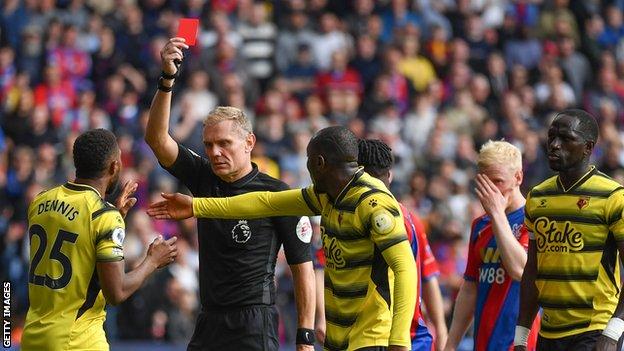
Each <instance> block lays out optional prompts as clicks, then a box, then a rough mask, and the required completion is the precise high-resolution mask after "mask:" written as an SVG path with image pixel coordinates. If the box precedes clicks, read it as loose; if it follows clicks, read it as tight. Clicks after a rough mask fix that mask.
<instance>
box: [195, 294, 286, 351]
mask: <svg viewBox="0 0 624 351" xmlns="http://www.w3.org/2000/svg"><path fill="white" fill-rule="evenodd" d="M277 328H278V313H277V308H276V307H275V306H264V305H256V306H245V307H240V308H234V309H231V310H226V311H202V312H200V314H199V316H198V317H197V323H196V324H195V331H194V332H193V337H192V338H191V342H190V343H189V345H188V348H187V350H188V351H200V350H201V351H212V350H215V351H216V350H219V351H228V350H232V351H240V350H245V351H277V350H278V349H279V338H278V331H277Z"/></svg>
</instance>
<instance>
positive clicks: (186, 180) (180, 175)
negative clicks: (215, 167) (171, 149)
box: [161, 143, 210, 195]
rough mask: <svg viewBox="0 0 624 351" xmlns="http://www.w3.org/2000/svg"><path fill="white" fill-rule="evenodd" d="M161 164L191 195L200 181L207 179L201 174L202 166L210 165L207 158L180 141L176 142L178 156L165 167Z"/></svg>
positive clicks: (195, 191)
mask: <svg viewBox="0 0 624 351" xmlns="http://www.w3.org/2000/svg"><path fill="white" fill-rule="evenodd" d="M161 166H162V167H163V168H164V169H165V170H166V171H167V172H169V173H171V175H172V176H174V177H176V178H177V179H178V180H180V181H181V182H182V184H184V186H186V187H187V188H188V189H189V190H190V191H191V193H192V194H193V195H195V194H197V191H198V189H199V182H200V181H204V182H205V181H207V180H209V179H204V178H205V177H202V176H201V175H202V173H203V172H200V170H201V169H202V168H206V167H210V162H208V159H206V158H204V157H201V156H199V155H198V154H197V153H195V152H194V151H193V150H191V149H189V148H187V147H186V146H184V145H182V144H180V143H178V157H177V158H176V160H175V161H174V162H173V164H172V165H171V166H169V167H165V166H163V165H162V164H161Z"/></svg>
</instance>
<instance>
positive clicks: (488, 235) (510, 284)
mask: <svg viewBox="0 0 624 351" xmlns="http://www.w3.org/2000/svg"><path fill="white" fill-rule="evenodd" d="M477 165H478V168H479V174H478V175H477V195H478V197H479V200H480V201H481V204H482V205H483V208H484V209H485V211H486V214H485V215H483V216H481V217H479V218H477V219H475V220H474V221H473V224H472V231H471V234H470V246H469V251H468V265H467V267H466V272H465V274H464V279H465V281H464V283H463V284H462V287H461V288H460V291H459V294H458V296H457V300H456V301H455V312H454V314H453V323H452V325H451V329H450V331H449V337H448V341H447V344H446V347H445V350H447V351H452V350H455V348H456V347H457V345H458V344H459V341H460V340H461V338H462V337H463V335H464V333H465V332H466V329H467V328H468V326H469V325H470V322H471V321H472V320H473V318H474V349H475V350H477V351H485V350H487V351H503V350H508V349H510V348H512V347H513V339H514V328H515V324H516V322H515V321H516V319H517V317H518V304H519V297H520V279H521V277H522V271H523V269H524V265H525V262H526V260H527V253H526V250H527V245H528V243H529V236H528V232H527V231H526V228H525V227H524V225H523V221H524V203H525V199H524V197H523V196H522V194H521V193H520V188H519V187H520V184H521V183H522V156H521V154H520V150H518V148H516V147H515V146H513V145H511V144H509V143H507V142H504V141H489V142H488V143H486V144H485V145H484V146H483V147H482V148H481V150H480V152H479V157H478V161H477ZM534 342H535V341H534V339H533V340H532V343H533V344H534Z"/></svg>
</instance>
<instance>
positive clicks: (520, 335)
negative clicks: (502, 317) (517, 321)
mask: <svg viewBox="0 0 624 351" xmlns="http://www.w3.org/2000/svg"><path fill="white" fill-rule="evenodd" d="M530 331H531V329H529V328H527V327H523V326H521V325H516V334H515V335H514V346H527V344H528V340H529V332H530Z"/></svg>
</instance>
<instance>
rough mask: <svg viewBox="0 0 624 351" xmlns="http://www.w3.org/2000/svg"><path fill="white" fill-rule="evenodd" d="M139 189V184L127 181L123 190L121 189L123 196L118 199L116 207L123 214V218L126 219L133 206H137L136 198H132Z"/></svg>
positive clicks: (120, 195)
mask: <svg viewBox="0 0 624 351" xmlns="http://www.w3.org/2000/svg"><path fill="white" fill-rule="evenodd" d="M138 187H139V184H137V182H133V181H127V182H126V183H125V184H124V185H123V188H122V189H121V194H119V196H118V197H117V201H115V207H117V209H118V210H119V213H121V216H122V217H123V218H126V215H127V214H128V211H130V209H131V208H132V206H134V204H136V202H137V199H136V197H130V196H132V194H134V192H135V191H136V190H137V188H138Z"/></svg>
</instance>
